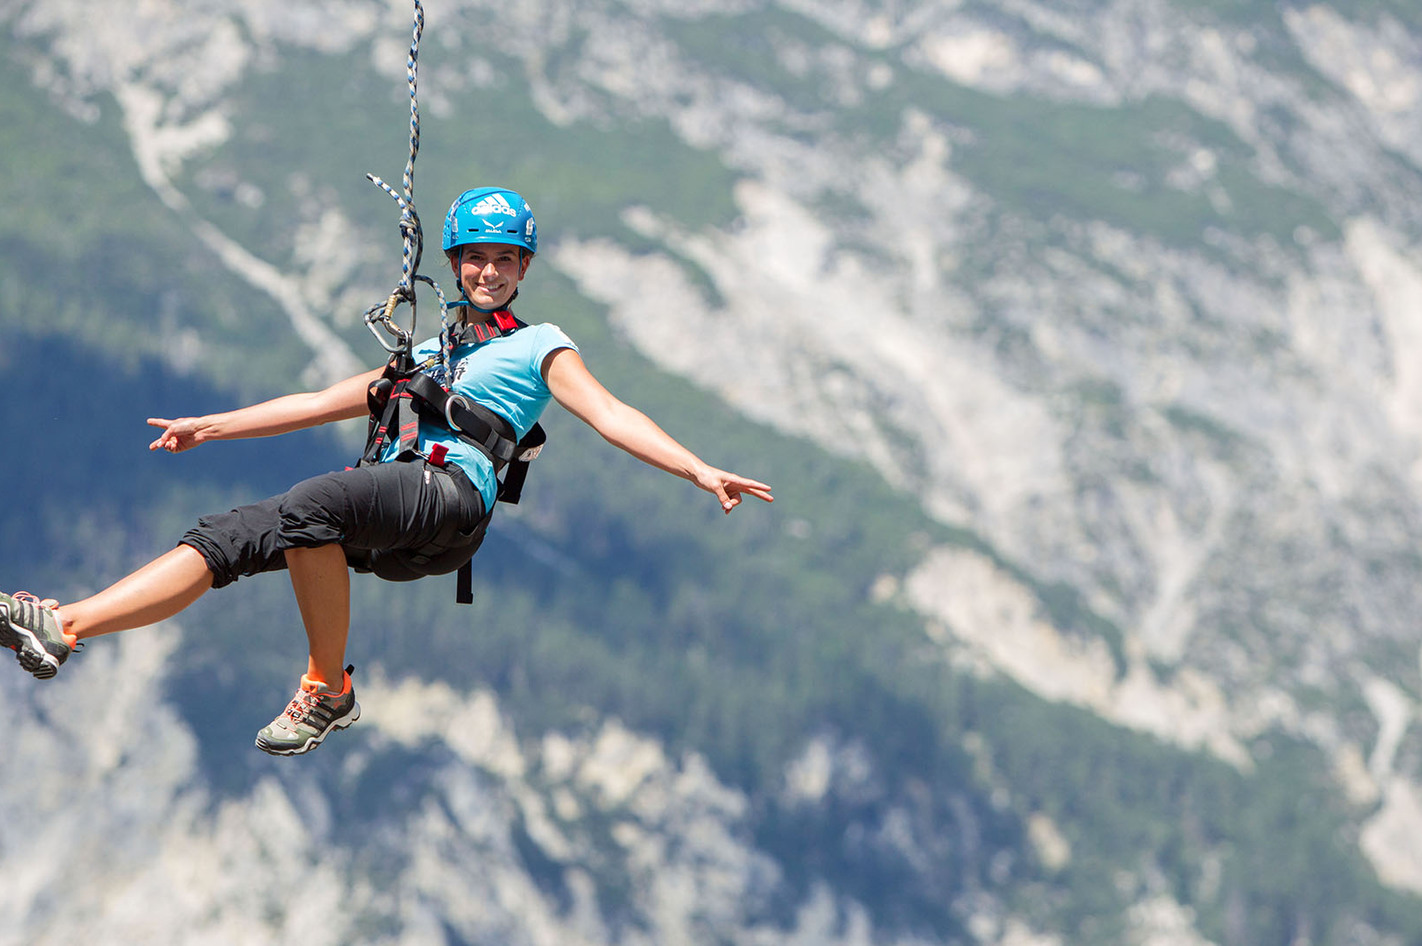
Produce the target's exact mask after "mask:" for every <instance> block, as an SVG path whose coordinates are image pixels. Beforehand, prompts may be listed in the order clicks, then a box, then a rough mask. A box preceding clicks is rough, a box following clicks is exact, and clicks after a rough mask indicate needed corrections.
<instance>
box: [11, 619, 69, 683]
mask: <svg viewBox="0 0 1422 946" xmlns="http://www.w3.org/2000/svg"><path fill="white" fill-rule="evenodd" d="M0 647H8V648H9V649H10V650H13V651H14V652H15V659H16V660H18V661H19V662H20V666H21V667H24V668H25V669H26V670H27V671H29V672H30V673H32V674H34V675H35V677H36V678H37V679H40V680H48V679H49V678H50V677H52V676H54V675H55V674H56V673H58V672H59V661H58V660H56V659H54V655H53V654H51V653H50V652H49V651H47V650H45V649H44V644H43V643H42V642H41V641H40V639H39V638H38V637H37V636H35V632H34V631H31V630H30V629H29V628H27V627H25V626H23V625H20V624H14V623H12V622H11V621H10V606H9V605H7V604H0Z"/></svg>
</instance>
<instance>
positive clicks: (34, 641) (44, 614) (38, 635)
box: [0, 591, 76, 680]
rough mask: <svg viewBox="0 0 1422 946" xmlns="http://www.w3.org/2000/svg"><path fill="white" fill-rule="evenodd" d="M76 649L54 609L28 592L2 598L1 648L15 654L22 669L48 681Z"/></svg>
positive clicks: (72, 636) (5, 595)
mask: <svg viewBox="0 0 1422 946" xmlns="http://www.w3.org/2000/svg"><path fill="white" fill-rule="evenodd" d="M75 646H76V642H75V640H74V635H72V634H68V635H66V634H65V633H64V628H62V627H61V626H60V624H59V618H58V616H57V615H55V613H54V608H50V607H46V606H45V605H43V604H41V603H40V599H39V598H36V597H35V596H34V595H32V594H30V593H29V592H28V591H17V592H15V593H14V594H13V595H7V594H0V647H8V648H10V649H11V650H13V651H14V652H15V657H16V659H17V660H19V661H20V666H21V667H24V668H25V669H26V670H28V671H29V672H30V673H32V674H34V675H35V676H36V677H39V678H40V679H41V680H48V679H49V678H50V677H52V676H54V675H55V674H56V673H58V672H59V665H60V664H62V663H64V661H66V660H68V659H69V654H70V653H71V652H72V651H73V650H74V648H75Z"/></svg>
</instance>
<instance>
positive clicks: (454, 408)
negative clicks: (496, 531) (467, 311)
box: [357, 0, 545, 604]
mask: <svg viewBox="0 0 1422 946" xmlns="http://www.w3.org/2000/svg"><path fill="white" fill-rule="evenodd" d="M423 31H424V6H423V4H422V3H421V2H420V0H415V19H414V30H413V34H414V35H413V38H412V39H411V42H410V52H409V56H408V58H407V59H406V78H407V83H408V86H409V90H410V154H409V159H408V160H407V161H406V162H405V173H404V176H403V179H402V182H401V183H402V187H401V190H400V191H398V192H397V191H396V190H395V189H394V188H393V187H391V186H390V185H389V184H387V183H385V182H384V181H383V180H381V179H380V178H379V177H377V176H376V175H374V174H367V175H366V177H367V178H368V179H369V180H370V181H371V183H373V184H375V185H376V186H377V187H379V188H380V189H381V190H383V191H385V193H387V194H389V195H390V196H391V197H392V198H394V200H395V202H396V204H398V205H399V207H400V224H399V226H400V237H401V244H402V253H401V266H400V279H399V281H398V282H397V283H396V285H395V288H394V289H393V290H392V291H391V293H390V295H389V297H388V298H387V299H386V300H385V301H384V302H381V303H377V304H376V305H373V306H371V307H370V308H369V309H367V310H366V313H365V324H366V327H367V328H369V329H370V332H371V334H372V335H374V336H375V339H376V341H378V342H379V343H380V345H381V347H382V348H384V349H385V351H386V352H387V353H389V355H390V358H389V360H388V361H387V363H386V366H385V371H384V373H383V374H382V375H381V376H380V378H379V379H378V380H376V381H375V383H373V384H372V385H371V386H370V388H369V390H368V391H367V392H366V395H367V406H368V407H369V408H370V423H369V429H368V431H367V437H366V445H365V450H364V452H363V453H362V455H361V459H360V461H359V463H358V464H357V465H358V466H361V465H367V464H371V463H379V462H381V461H382V459H383V458H384V457H385V455H386V453H388V452H389V449H390V448H391V446H392V445H394V444H398V445H399V446H398V450H397V452H396V454H395V456H394V458H393V459H394V460H397V461H406V462H418V461H423V462H425V463H427V464H429V465H430V466H432V467H435V468H437V469H439V470H441V471H443V472H447V473H449V475H450V478H451V482H453V480H454V479H456V478H457V479H461V480H463V479H465V477H464V475H463V473H462V472H460V471H459V468H458V467H457V466H455V465H454V464H452V463H451V464H446V449H445V447H444V445H443V444H438V443H436V444H434V445H433V446H431V447H430V449H429V451H428V453H422V452H421V451H420V448H419V443H420V439H419V432H420V425H421V424H424V423H430V424H434V425H436V426H438V427H441V428H443V429H445V430H448V431H450V432H452V433H453V434H454V435H455V436H456V437H458V438H459V439H460V440H462V441H463V442H465V443H467V444H470V445H471V446H473V447H475V448H476V449H477V450H479V452H480V453H482V454H483V455H484V456H485V457H487V458H488V459H489V461H490V462H491V463H493V465H494V472H495V474H496V475H498V474H500V473H502V474H503V478H502V480H501V481H500V483H499V489H498V499H497V501H498V502H506V503H517V502H518V501H519V498H520V496H521V494H522V491H523V482H524V477H525V476H526V475H527V471H528V463H529V461H531V460H532V459H533V458H534V457H536V456H537V455H538V452H539V451H540V450H541V449H542V446H543V442H544V440H545V435H544V432H543V428H542V427H540V426H539V425H537V424H534V425H533V428H532V429H531V430H530V431H529V432H528V434H527V435H525V436H524V437H523V438H522V439H520V438H519V437H518V433H517V431H516V430H515V429H514V426H513V425H512V424H511V423H509V421H508V420H506V419H505V418H503V417H502V416H500V415H499V414H497V413H496V412H494V411H492V410H489V409H488V408H487V407H484V406H483V405H482V404H478V403H476V402H474V401H471V400H469V399H468V398H466V397H464V396H463V395H460V394H458V393H455V392H453V391H451V390H450V388H451V386H452V384H453V373H452V371H451V365H450V361H451V358H452V356H453V352H454V350H455V349H456V348H458V347H459V346H460V345H463V344H468V343H470V342H479V343H484V342H489V341H492V340H493V339H495V338H499V337H502V336H506V335H510V334H512V333H513V332H516V331H518V330H519V329H520V328H523V327H524V323H523V322H521V321H519V320H518V319H516V318H515V317H514V315H513V313H512V312H509V311H508V310H506V309H504V310H500V311H498V312H495V313H493V315H492V318H491V319H490V320H489V321H479V322H474V323H468V322H467V321H466V323H465V324H464V326H463V328H462V329H460V330H458V331H455V330H453V329H451V327H450V324H449V309H450V308H451V307H459V306H468V305H470V303H469V302H468V301H467V300H464V299H461V300H459V301H457V302H454V303H448V302H446V301H445V297H444V292H443V290H441V289H440V286H439V283H438V282H436V281H435V280H434V279H431V278H430V277H429V276H425V275H422V274H421V273H420V272H419V268H420V259H421V256H422V255H423V252H424V233H423V230H422V228H421V226H420V217H419V214H418V213H417V212H416V210H415V158H416V157H417V156H418V155H419V151H420V109H419V100H418V98H417V96H416V87H417V84H418V75H419V68H418V61H419V51H420V35H421V33H422V32H423ZM488 190H490V191H493V190H497V189H488ZM467 193H469V192H466V194H467ZM510 193H511V192H510ZM524 210H525V211H527V205H526V204H525V205H524ZM452 216H453V208H451V217H452ZM518 219H519V220H520V222H521V224H522V223H523V221H524V218H523V217H519V218H518ZM448 226H449V224H448V223H446V231H447V230H448ZM524 226H525V227H526V230H525V232H524V233H523V234H522V235H521V236H520V237H518V238H517V239H516V240H515V241H513V242H515V243H516V244H517V245H519V246H522V247H524V248H527V249H529V250H531V251H532V250H536V247H537V242H536V241H537V235H536V228H535V226H534V223H533V218H532V215H531V214H527V219H526V224H524ZM448 242H449V237H448V233H446V236H445V243H446V244H448ZM500 242H503V241H502V240H501V241H500ZM448 248H449V247H448V245H446V247H445V249H446V250H448ZM416 283H424V284H426V285H428V286H430V287H431V288H432V289H433V290H434V293H435V297H436V298H437V299H438V301H439V318H440V333H439V352H438V354H437V355H435V356H432V357H431V358H429V359H426V361H425V363H424V364H420V365H417V364H416V363H415V360H414V356H413V347H414V331H415V314H416V313H415V305H416V299H415V284H416ZM402 305H408V306H409V308H410V327H409V329H408V330H407V329H405V328H402V327H401V326H400V325H399V324H398V323H397V322H396V321H395V313H396V311H397V310H398V309H399V308H400V307H401V306H402ZM493 512H494V511H493V509H492V508H490V509H488V510H486V511H485V514H484V518H483V520H482V521H481V522H479V523H478V524H477V525H476V526H475V527H474V528H473V530H472V531H469V532H463V533H459V535H458V536H457V537H456V536H454V535H453V534H451V536H449V537H447V538H449V539H455V538H457V539H458V540H459V541H458V543H457V545H456V546H455V547H453V548H451V549H449V550H448V551H447V552H443V553H436V554H433V555H421V554H418V553H407V554H405V555H404V556H403V558H402V561H401V562H400V567H401V568H402V569H404V571H405V573H406V574H403V575H402V576H401V577H409V578H415V577H419V576H420V575H421V574H441V573H443V572H447V571H450V570H452V568H453V565H457V567H458V569H459V584H458V590H457V592H456V596H455V597H456V600H457V601H459V602H460V603H464V604H467V603H469V602H471V601H472V600H473V595H472V589H471V585H472V578H471V573H470V565H469V557H472V555H473V552H474V550H476V549H477V548H478V545H479V542H481V541H482V539H483V535H484V531H485V530H486V529H487V528H488V524H489V520H490V519H491V518H492V517H493ZM447 531H448V530H447ZM454 531H457V530H454ZM437 544H438V543H437ZM465 551H467V552H468V555H467V556H465V557H463V559H462V561H460V557H461V554H462V553H463V552H465ZM451 561H452V564H451ZM376 571H377V572H379V569H376Z"/></svg>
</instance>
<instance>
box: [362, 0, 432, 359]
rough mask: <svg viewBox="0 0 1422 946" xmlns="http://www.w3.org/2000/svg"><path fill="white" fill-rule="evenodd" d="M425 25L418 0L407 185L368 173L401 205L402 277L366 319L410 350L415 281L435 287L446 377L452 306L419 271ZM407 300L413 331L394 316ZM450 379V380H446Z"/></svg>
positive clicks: (410, 72)
mask: <svg viewBox="0 0 1422 946" xmlns="http://www.w3.org/2000/svg"><path fill="white" fill-rule="evenodd" d="M424 28H425V8H424V4H422V3H421V2H420V0H415V23H414V30H413V37H412V38H411V40H410V54H409V56H408V58H407V59H406V60H405V76H406V82H407V84H408V85H409V88H410V157H409V160H407V161H406V162H405V174H404V177H403V179H402V181H401V183H402V185H403V187H402V191H401V192H397V191H396V190H395V189H394V188H393V187H391V186H390V185H389V184H387V183H385V182H384V181H383V180H381V179H380V178H379V177H377V176H376V175H374V174H367V175H366V177H367V178H368V179H369V180H370V181H371V183H373V184H375V185H376V186H377V187H379V188H380V189H381V190H383V191H385V193H387V194H389V195H390V196H391V197H393V198H394V199H395V203H397V204H398V205H399V206H400V238H401V243H402V253H401V261H400V281H399V282H398V283H397V284H396V286H395V289H394V291H392V292H391V293H390V298H389V299H387V300H386V301H385V302H384V303H381V304H379V305H375V306H372V307H371V308H370V309H369V310H368V311H367V312H366V314H365V321H366V324H367V325H368V326H370V329H371V331H372V332H375V331H376V328H375V325H376V323H377V322H378V323H381V324H382V325H383V327H384V328H385V330H386V331H388V332H389V333H390V334H392V335H394V336H395V337H396V339H398V341H399V344H400V346H401V348H402V349H403V350H404V351H406V352H408V351H409V350H410V343H411V342H412V341H413V337H412V333H413V332H414V330H415V287H414V283H415V282H422V283H425V284H426V285H429V286H431V287H433V288H434V291H435V296H436V297H437V298H438V299H439V322H440V367H441V368H443V369H444V372H445V377H446V378H447V377H448V376H449V375H448V372H449V353H450V352H449V350H450V337H451V336H450V331H449V308H448V306H447V304H446V303H445V298H444V292H443V291H442V290H441V289H440V287H439V283H437V282H435V281H434V280H433V279H431V278H430V277H428V276H422V275H420V273H419V268H420V259H421V257H422V255H423V254H424V231H423V229H422V228H421V226H420V217H419V214H418V213H416V212H415V158H416V157H418V156H419V153H420V103H419V99H418V97H417V96H416V88H417V86H418V81H419V56H420V35H421V34H422V33H423V32H424ZM402 302H407V303H409V305H410V331H409V332H406V331H404V330H403V329H401V328H400V327H399V326H398V325H396V324H395V322H394V319H393V318H392V316H393V314H394V312H395V309H396V308H398V307H399V305H400V303H402ZM376 338H377V339H380V342H381V344H382V345H384V347H385V348H386V349H387V350H388V351H392V352H393V351H396V350H398V349H392V348H390V346H389V345H387V344H385V341H384V339H382V338H381V336H380V335H379V333H378V332H377V333H376ZM446 383H447V382H446Z"/></svg>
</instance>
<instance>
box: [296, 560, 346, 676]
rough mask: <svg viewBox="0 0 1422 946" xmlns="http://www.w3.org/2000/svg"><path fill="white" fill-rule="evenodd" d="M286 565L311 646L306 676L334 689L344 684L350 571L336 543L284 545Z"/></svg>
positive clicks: (307, 639) (308, 644) (309, 645)
mask: <svg viewBox="0 0 1422 946" xmlns="http://www.w3.org/2000/svg"><path fill="white" fill-rule="evenodd" d="M286 568H287V571H288V572H289V573H290V575H291V587H292V590H293V591H295V592H296V605H297V607H298V608H300V609H301V621H302V623H303V624H305V625H306V641H307V646H308V647H309V648H310V653H311V656H310V659H309V661H308V665H307V670H306V676H307V677H308V678H310V679H312V680H316V681H319V682H321V683H324V684H326V685H327V686H329V687H332V688H334V689H336V690H339V689H341V687H342V686H344V685H345V679H346V670H345V660H346V637H347V635H348V634H349V633H350V628H351V575H350V572H349V571H348V570H347V565H346V553H345V551H344V550H343V549H342V548H341V547H340V546H339V545H322V546H318V547H316V548H314V549H287V550H286Z"/></svg>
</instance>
